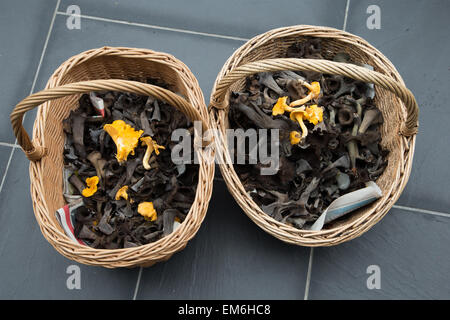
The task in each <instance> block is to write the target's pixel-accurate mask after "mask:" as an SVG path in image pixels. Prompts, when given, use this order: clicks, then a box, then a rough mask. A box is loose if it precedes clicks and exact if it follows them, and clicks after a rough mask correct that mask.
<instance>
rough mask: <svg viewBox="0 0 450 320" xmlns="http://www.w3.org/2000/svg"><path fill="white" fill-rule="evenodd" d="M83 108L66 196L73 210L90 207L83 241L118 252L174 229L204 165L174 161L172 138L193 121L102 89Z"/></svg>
mask: <svg viewBox="0 0 450 320" xmlns="http://www.w3.org/2000/svg"><path fill="white" fill-rule="evenodd" d="M148 82H149V83H152V84H156V85H159V86H163V87H166V85H165V84H164V83H160V82H157V81H156V80H152V79H148ZM93 98H95V99H93ZM98 99H100V101H102V103H103V105H102V108H101V111H99V109H98V106H96V101H99V100H98ZM79 103H80V107H79V108H78V109H76V110H74V111H72V112H71V113H70V115H69V117H68V118H67V119H65V120H64V121H63V129H64V132H65V136H66V141H65V146H64V171H65V172H64V176H65V177H67V181H65V183H66V186H65V194H64V196H65V198H66V200H67V201H68V202H69V205H70V202H71V201H74V200H78V199H80V198H81V199H82V201H83V203H84V206H81V207H80V208H78V209H76V210H75V211H74V215H75V221H76V223H75V230H74V233H75V236H76V237H77V238H78V239H81V240H83V241H84V242H85V243H86V244H87V245H89V246H91V247H94V248H105V249H117V248H129V247H135V246H139V245H143V244H147V243H150V242H153V241H156V240H158V239H160V238H161V237H164V236H166V235H168V234H170V233H171V232H173V230H174V229H176V228H177V227H178V226H179V225H180V224H181V223H182V222H183V221H184V219H185V217H186V214H187V213H188V211H189V209H190V207H191V205H192V203H193V201H194V197H195V190H196V186H197V181H198V165H195V164H186V165H175V164H174V163H173V162H172V161H171V149H172V148H173V147H174V146H175V144H176V142H172V141H171V134H172V131H173V130H175V129H177V128H185V129H188V130H189V129H190V132H193V130H192V123H190V122H189V120H188V119H187V118H186V117H185V115H184V114H183V113H181V112H180V111H178V110H176V109H175V108H174V107H172V106H170V105H168V104H165V103H163V102H161V101H158V100H156V99H154V98H153V97H147V96H139V95H135V94H129V93H121V92H100V93H91V94H90V95H88V94H85V95H83V96H82V97H81V98H80V100H79ZM191 140H193V139H191Z"/></svg>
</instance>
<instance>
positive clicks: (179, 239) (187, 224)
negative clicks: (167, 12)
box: [29, 46, 215, 268]
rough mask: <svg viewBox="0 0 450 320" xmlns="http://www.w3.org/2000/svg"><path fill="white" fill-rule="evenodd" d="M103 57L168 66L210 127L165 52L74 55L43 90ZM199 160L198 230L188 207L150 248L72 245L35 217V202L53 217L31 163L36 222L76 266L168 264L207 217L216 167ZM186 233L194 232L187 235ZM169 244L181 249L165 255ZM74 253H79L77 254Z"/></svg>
mask: <svg viewBox="0 0 450 320" xmlns="http://www.w3.org/2000/svg"><path fill="white" fill-rule="evenodd" d="M102 56H111V57H121V58H129V59H141V60H148V61H152V62H156V63H160V64H165V65H167V66H169V67H170V68H171V69H173V70H174V71H175V72H177V75H178V76H179V77H180V78H181V80H182V81H183V84H184V85H185V86H186V89H187V90H188V91H192V96H193V97H194V98H193V99H192V101H189V102H190V103H191V104H192V106H193V107H194V108H196V109H197V110H198V111H199V113H200V114H201V116H202V120H203V121H204V122H205V123H207V124H208V126H209V117H208V113H207V108H206V105H205V102H204V98H203V94H202V91H201V89H200V86H199V84H198V81H197V79H196V78H195V76H194V75H193V74H192V72H191V71H190V69H189V68H188V67H187V66H186V65H185V64H184V63H183V62H182V61H180V60H178V59H177V58H175V57H174V56H173V55H171V54H168V53H164V52H158V51H153V50H150V49H143V48H130V47H109V46H104V47H101V48H96V49H90V50H87V51H84V52H81V53H79V54H76V55H74V56H72V57H70V58H69V59H67V60H66V61H64V62H63V63H62V64H61V65H60V66H59V67H58V68H57V69H56V70H55V71H54V72H53V74H52V76H51V77H50V78H49V80H48V82H47V84H46V86H45V89H49V88H54V87H56V86H58V83H59V80H60V79H61V77H62V76H64V75H65V74H67V73H68V72H70V71H71V70H72V69H73V68H74V67H76V66H77V65H79V64H80V63H84V62H86V61H88V60H90V59H95V58H98V57H102ZM49 103H50V102H45V103H44V104H42V105H41V106H39V108H38V112H37V116H36V120H35V121H34V126H33V141H34V142H38V144H40V143H41V142H42V141H41V137H42V134H43V133H42V132H41V129H40V128H41V125H42V123H43V122H45V119H46V111H47V110H48V109H49ZM199 159H200V163H199V176H198V183H197V189H196V193H195V199H194V203H196V202H199V201H201V202H205V204H204V205H203V206H200V209H201V211H202V212H200V218H201V219H200V223H199V224H198V226H197V225H195V224H194V222H192V217H193V208H192V206H191V208H190V209H189V212H188V214H187V215H186V218H185V221H184V222H183V223H182V224H181V225H180V227H179V228H177V230H175V231H174V232H172V233H171V234H169V235H167V236H164V237H162V238H161V239H159V240H157V241H155V242H151V243H149V244H145V245H141V246H138V247H132V248H121V249H95V248H92V247H89V246H84V245H81V244H78V243H75V242H73V241H72V240H71V239H70V238H69V237H68V236H67V235H66V234H65V233H64V231H62V230H61V226H60V225H58V224H57V223H54V222H53V220H51V219H45V220H42V221H41V217H39V215H38V213H37V211H38V208H37V205H36V204H37V202H38V201H39V202H41V203H42V204H43V206H44V208H45V209H44V210H45V211H46V214H47V215H54V212H49V210H48V205H47V204H46V203H45V199H44V198H41V197H39V194H40V193H41V192H43V186H42V184H41V179H33V178H32V177H33V175H35V174H37V175H38V177H42V174H43V172H42V171H41V163H40V162H39V161H38V162H33V161H31V162H30V166H29V172H30V178H31V179H30V189H31V197H32V202H33V208H34V213H35V216H36V220H37V222H38V224H39V226H40V228H41V231H42V233H43V235H44V237H45V238H46V239H47V240H48V241H49V242H50V243H51V244H52V246H53V247H55V249H56V250H57V251H58V252H60V253H61V254H63V255H64V256H66V257H68V256H67V253H68V250H69V251H70V250H71V251H72V252H70V254H71V257H68V258H69V259H73V253H74V252H75V253H76V255H77V256H79V257H80V258H83V259H81V261H79V262H81V263H84V264H94V265H101V266H104V267H107V268H114V267H133V266H149V265H152V264H153V263H154V262H158V261H163V260H167V259H168V258H169V257H170V256H171V255H172V254H173V253H175V252H177V251H179V250H181V249H182V248H184V246H185V245H186V243H187V242H188V241H189V240H190V239H191V238H192V237H193V236H194V235H195V234H196V232H197V231H198V228H199V227H200V224H201V222H202V221H203V220H204V217H205V215H206V211H207V207H208V204H209V200H210V197H211V191H212V184H213V178H214V169H215V167H214V164H213V165H211V164H208V163H206V162H204V161H203V160H202V159H203V157H202V156H200V157H199ZM201 187H204V188H205V190H206V192H205V194H206V197H203V194H201V192H202V190H201ZM200 194H201V196H200ZM194 203H193V204H194ZM189 229H195V230H194V231H193V232H191V233H189V232H187V231H188V230H189ZM50 233H53V234H52V236H50ZM53 238H54V239H53ZM169 242H171V243H176V244H179V243H184V246H183V247H182V248H181V249H177V250H174V251H173V252H164V250H165V247H160V245H161V244H162V243H169ZM77 250H78V252H76V251H77ZM149 253H151V254H153V255H156V256H157V258H155V259H153V258H152V259H148V257H147V256H148V255H149ZM146 254H147V255H146ZM158 255H159V256H158ZM108 257H109V258H108ZM97 258H101V259H97ZM90 259H92V261H90ZM73 260H76V259H73ZM99 261H100V262H99Z"/></svg>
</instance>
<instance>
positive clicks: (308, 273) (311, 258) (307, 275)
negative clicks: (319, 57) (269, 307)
mask: <svg viewBox="0 0 450 320" xmlns="http://www.w3.org/2000/svg"><path fill="white" fill-rule="evenodd" d="M349 7H350V0H347V3H346V4H345V14H344V23H343V25H342V30H343V31H345V29H346V28H347V17H348V11H349ZM313 259H314V248H313V247H311V249H310V251H309V262H308V271H307V273H306V284H305V296H304V297H303V300H308V298H309V288H310V285H311V273H312V264H313Z"/></svg>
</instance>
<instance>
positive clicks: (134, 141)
mask: <svg viewBox="0 0 450 320" xmlns="http://www.w3.org/2000/svg"><path fill="white" fill-rule="evenodd" d="M103 130H105V131H106V132H107V133H108V134H109V135H110V136H111V138H112V139H113V141H114V143H115V144H116V147H117V155H116V158H117V160H118V161H119V163H123V162H125V161H127V158H128V155H129V154H130V153H131V154H132V155H134V149H135V148H136V147H137V145H138V143H139V138H140V136H141V135H142V134H143V133H144V131H143V130H139V131H136V130H134V128H133V127H131V126H130V125H129V124H126V123H125V121H123V120H115V121H114V122H113V123H111V124H105V125H104V126H103Z"/></svg>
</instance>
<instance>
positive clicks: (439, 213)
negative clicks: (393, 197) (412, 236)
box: [392, 204, 450, 218]
mask: <svg viewBox="0 0 450 320" xmlns="http://www.w3.org/2000/svg"><path fill="white" fill-rule="evenodd" d="M392 208H396V209H400V210H405V211H412V212H418V213H424V214H431V215H434V216H440V217H445V218H450V213H445V212H439V211H434V210H427V209H420V208H413V207H406V206H401V205H396V204H394V205H393V206H392Z"/></svg>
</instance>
